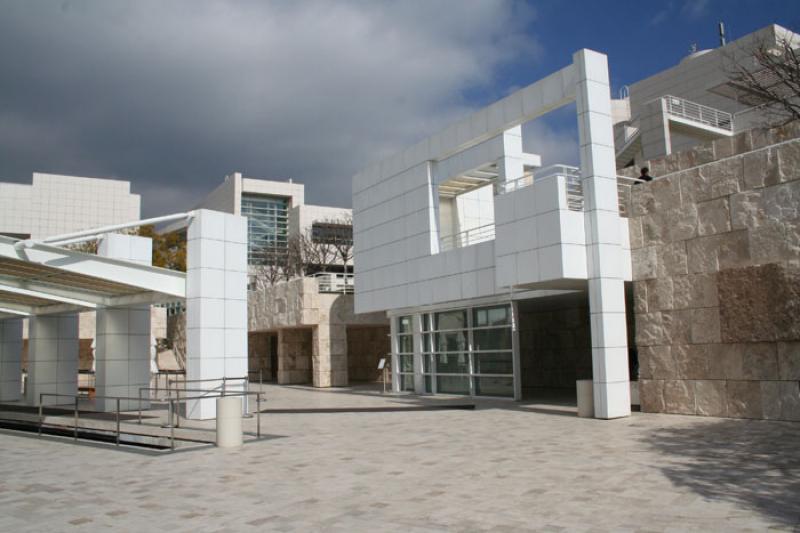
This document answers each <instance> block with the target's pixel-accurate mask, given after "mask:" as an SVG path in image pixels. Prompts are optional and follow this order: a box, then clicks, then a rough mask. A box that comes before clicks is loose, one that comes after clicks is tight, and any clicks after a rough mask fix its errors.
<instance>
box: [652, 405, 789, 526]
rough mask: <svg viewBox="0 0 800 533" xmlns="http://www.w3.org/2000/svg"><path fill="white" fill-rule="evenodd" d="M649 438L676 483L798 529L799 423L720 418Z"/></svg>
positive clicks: (669, 429) (663, 465) (662, 465)
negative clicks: (712, 421)
mask: <svg viewBox="0 0 800 533" xmlns="http://www.w3.org/2000/svg"><path fill="white" fill-rule="evenodd" d="M645 442H646V443H647V444H649V445H650V446H652V447H653V448H654V449H655V450H657V451H658V452H660V453H661V455H662V456H663V458H664V460H663V461H662V462H661V464H659V465H654V466H656V467H657V468H659V469H660V470H661V471H662V472H663V473H664V474H665V475H666V476H667V477H668V478H669V479H670V480H671V481H672V482H673V483H674V484H675V485H676V486H678V487H687V488H689V489H691V490H692V491H694V492H695V493H697V494H699V495H701V496H702V497H704V498H707V499H709V500H725V501H728V502H733V503H736V504H737V505H739V506H741V507H743V508H746V509H749V510H754V511H756V512H759V513H761V514H763V515H765V516H766V517H769V518H770V519H773V520H777V521H779V522H781V523H783V524H786V525H787V526H791V527H796V528H798V529H800V424H797V423H792V422H766V421H753V420H747V421H744V420H720V421H718V422H715V423H712V424H701V425H697V426H690V427H685V426H683V427H671V428H662V429H658V430H656V431H654V432H652V433H651V434H649V435H648V436H647V437H645Z"/></svg>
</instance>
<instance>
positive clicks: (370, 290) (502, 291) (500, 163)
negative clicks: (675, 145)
mask: <svg viewBox="0 0 800 533" xmlns="http://www.w3.org/2000/svg"><path fill="white" fill-rule="evenodd" d="M571 102H575V103H576V104H577V119H578V126H579V131H580V162H581V167H580V169H566V167H565V170H559V169H556V171H554V172H551V173H549V174H548V173H543V172H544V171H538V170H537V168H538V167H539V166H540V158H539V156H538V155H536V154H527V153H524V152H523V150H522V136H521V130H520V125H521V124H523V123H525V122H527V121H530V120H532V119H534V118H536V117H538V116H540V115H542V114H544V113H547V112H549V111H552V110H553V109H556V108H559V107H562V106H564V105H567V104H569V103H571ZM615 168H616V167H615V162H614V137H613V131H612V121H611V103H610V94H609V85H608V67H607V62H606V57H605V56H604V55H602V54H598V53H596V52H592V51H589V50H582V51H580V52H578V53H576V54H575V56H574V62H573V63H572V64H571V65H568V66H567V67H565V68H563V69H561V70H560V71H558V72H556V73H554V74H552V75H550V76H548V77H546V78H544V79H542V80H540V81H538V82H536V83H534V84H532V85H530V86H528V87H526V88H524V89H522V90H520V91H517V92H515V93H513V94H511V95H510V96H508V97H506V98H504V99H502V100H500V101H498V102H496V103H494V104H492V105H490V106H489V107H487V108H485V109H482V110H480V111H477V112H476V113H474V114H473V115H471V116H469V117H467V118H466V119H464V120H462V121H461V122H459V123H457V124H455V125H453V126H451V127H449V128H447V129H446V130H445V131H443V132H442V133H440V134H438V135H434V136H433V137H430V138H429V139H426V140H424V141H422V142H420V143H418V144H417V145H415V146H412V147H411V148H409V149H407V150H405V151H404V152H402V153H400V154H397V155H395V156H393V157H390V158H389V159H386V160H384V161H382V162H381V163H379V164H376V165H373V166H371V167H369V168H367V169H366V170H364V171H362V172H361V173H359V174H357V175H356V176H355V177H354V178H353V213H354V236H355V260H354V261H355V269H356V277H357V280H358V281H357V283H356V293H355V311H356V312H357V313H362V312H371V311H387V312H388V313H389V315H390V316H391V317H399V316H401V315H407V316H412V317H413V322H409V324H411V325H409V326H404V327H405V328H406V330H405V333H403V332H399V333H398V327H397V325H396V324H394V323H393V324H392V326H393V330H392V331H393V333H392V334H393V338H395V340H396V342H395V343H394V348H393V351H394V352H395V353H397V350H398V349H400V344H402V343H401V342H399V341H397V337H398V334H400V335H402V334H405V335H411V334H412V333H411V332H412V331H413V341H412V340H410V338H409V344H408V346H412V345H413V349H414V351H413V353H414V356H415V359H414V361H415V363H414V368H415V370H414V373H415V380H414V386H413V390H416V391H417V392H424V391H425V387H426V386H425V384H424V380H423V379H422V377H423V375H422V374H423V369H422V367H423V363H422V355H421V354H422V353H424V352H425V347H424V344H423V341H424V339H425V336H426V333H425V331H426V329H425V328H429V329H428V330H427V331H430V330H431V329H430V328H433V329H436V326H435V325H426V323H425V321H426V320H428V319H429V318H431V317H429V316H428V315H426V314H425V313H427V312H429V311H431V310H437V309H465V310H468V312H467V313H466V314H465V315H464V317H465V318H464V319H463V320H464V322H463V324H462V325H461V326H459V328H464V331H467V330H469V331H470V333H469V338H470V339H472V338H473V335H475V336H478V335H479V334H478V333H473V332H472V331H473V328H474V329H475V331H478V330H480V328H481V327H489V328H492V327H494V326H493V325H488V326H481V323H480V321H481V320H485V317H484V318H483V319H482V318H480V317H481V316H483V314H485V313H487V312H489V311H487V310H486V309H488V308H483V310H482V309H480V308H478V306H479V305H483V306H486V305H491V304H496V303H502V302H505V304H509V303H510V302H511V301H512V300H513V299H514V298H515V296H513V295H514V293H517V294H522V293H526V292H527V293H529V291H532V290H533V291H539V292H541V291H550V292H549V294H552V291H553V290H563V289H570V290H577V291H587V292H588V297H589V301H590V304H591V315H592V316H591V321H592V342H593V344H592V346H593V360H594V385H595V404H596V406H597V410H596V416H597V417H599V418H615V417H619V416H626V415H628V414H629V413H630V402H629V391H628V386H629V385H628V375H627V373H628V369H627V347H626V341H625V338H626V323H625V307H624V289H623V282H624V281H630V279H631V267H630V252H629V241H628V228H627V224H626V221H625V220H624V219H623V218H621V217H620V215H619V208H618V198H617V194H618V192H617V182H616V176H615ZM537 172H538V173H537ZM481 180H484V181H481ZM470 183H471V184H472V185H468V184H470ZM481 183H483V184H484V185H485V184H486V183H488V184H490V185H491V186H492V187H493V189H494V195H493V204H491V205H492V207H493V209H488V208H487V207H484V208H482V209H481V208H480V207H478V208H479V209H481V213H480V216H479V217H475V216H474V214H472V213H470V217H472V218H473V219H474V218H477V219H478V221H479V222H478V223H480V224H483V226H481V228H483V229H481V232H480V234H479V235H470V233H469V231H471V230H468V232H467V234H466V235H464V234H463V231H462V235H461V237H460V238H459V239H457V240H456V241H455V242H454V241H453V240H452V239H449V238H447V239H446V238H445V237H446V234H447V232H448V231H452V227H451V228H446V227H445V224H444V222H443V221H444V220H446V217H444V216H443V213H442V206H443V205H445V204H446V203H448V202H447V201H446V199H447V198H450V197H453V196H455V198H456V202H455V203H453V202H449V203H450V204H451V205H450V207H449V209H456V210H457V209H458V207H459V206H463V207H462V209H463V208H464V207H468V208H469V209H471V210H474V209H475V208H476V205H471V204H473V201H472V200H471V201H470V202H469V205H467V203H465V202H462V203H461V204H459V203H458V196H459V195H460V194H462V193H468V192H469V191H470V190H474V188H476V187H477V186H478V185H479V184H481ZM470 187H472V189H471V188H470ZM476 204H477V206H480V201H477V202H476ZM466 218H467V217H465V216H458V217H457V220H458V222H459V223H461V221H464V220H466ZM492 219H494V220H492ZM487 222H488V224H487ZM475 223H476V222H474V220H473V221H472V222H471V224H472V225H473V226H474V224H475ZM492 312H494V311H492ZM496 312H502V313H505V311H502V310H501V309H498V310H497V311H496ZM503 316H505V317H506V318H504V319H503V320H505V322H503V323H502V324H503V326H502V327H508V326H507V325H508V324H510V323H511V324H513V319H512V322H508V318H507V314H504V315H503ZM459 320H461V319H460V318H459ZM450 327H452V326H450ZM497 327H500V326H497ZM516 327H517V326H516V325H512V328H516ZM408 328H411V329H408ZM443 331H445V330H443ZM497 335H501V336H502V335H505V333H503V331H498V332H497ZM465 339H466V337H465ZM424 342H426V343H427V342H428V341H424ZM459 342H461V341H459ZM515 342H518V341H515ZM470 344H472V341H470ZM451 349H452V348H451ZM461 349H462V348H459V350H461ZM504 349H509V348H504ZM513 350H514V352H515V358H516V359H517V361H515V366H518V357H519V355H518V352H519V346H518V345H515V346H514V348H513ZM401 351H402V350H401ZM471 351H472V348H470V352H471ZM410 353H411V352H409V354H410ZM623 353H624V354H625V356H624V362H625V364H624V365H623V364H622V362H623V358H622V356H621V355H620V354H623ZM443 355H444V354H443ZM470 357H472V355H470ZM400 359H402V358H401V357H398V358H395V364H397V361H398V360H400ZM443 359H444V357H443ZM470 361H472V359H470ZM459 364H460V363H459ZM473 366H474V362H471V363H470V370H469V373H470V375H472V373H473V372H474V368H473ZM623 367H624V368H623ZM400 370H401V369H399V368H395V369H394V371H395V372H398V371H400ZM510 373H511V371H510V370H508V371H504V372H503V373H502V375H503V376H505V375H506V374H508V375H510ZM514 374H515V376H516V377H515V380H516V383H515V387H514V388H515V390H516V391H517V392H516V393H515V394H514V396H515V397H519V394H518V390H519V377H518V372H514ZM488 377H494V376H488ZM501 377H502V376H501ZM476 379H482V378H476ZM502 379H506V378H505V377H502ZM396 387H397V388H407V387H406V386H405V385H404V383H403V380H402V379H401V380H397V383H396ZM474 389H475V387H474V386H473V385H472V384H470V390H474Z"/></svg>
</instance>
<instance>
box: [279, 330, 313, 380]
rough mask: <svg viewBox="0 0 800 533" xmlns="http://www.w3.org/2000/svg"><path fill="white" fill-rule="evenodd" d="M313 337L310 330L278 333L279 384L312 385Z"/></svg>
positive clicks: (281, 331) (280, 331)
mask: <svg viewBox="0 0 800 533" xmlns="http://www.w3.org/2000/svg"><path fill="white" fill-rule="evenodd" d="M311 337H312V332H311V329H310V328H294V329H290V328H286V329H281V330H279V331H278V383H280V384H281V385H286V384H292V383H296V384H302V383H311V352H312V341H311Z"/></svg>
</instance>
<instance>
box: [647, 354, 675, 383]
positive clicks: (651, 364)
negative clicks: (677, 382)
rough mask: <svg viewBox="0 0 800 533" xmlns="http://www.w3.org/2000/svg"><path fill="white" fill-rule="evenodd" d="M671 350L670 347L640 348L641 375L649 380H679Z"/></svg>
mask: <svg viewBox="0 0 800 533" xmlns="http://www.w3.org/2000/svg"><path fill="white" fill-rule="evenodd" d="M671 350H672V348H671V347H670V346H668V345H660V346H641V347H639V375H640V376H641V377H643V378H647V379H660V380H664V379H677V377H678V370H677V367H676V365H675V360H674V359H673V358H672V353H671Z"/></svg>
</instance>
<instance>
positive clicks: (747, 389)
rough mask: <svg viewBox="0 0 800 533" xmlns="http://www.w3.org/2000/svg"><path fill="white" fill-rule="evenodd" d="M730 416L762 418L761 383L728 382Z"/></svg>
mask: <svg viewBox="0 0 800 533" xmlns="http://www.w3.org/2000/svg"><path fill="white" fill-rule="evenodd" d="M726 392H727V394H728V416H730V417H733V418H761V417H762V416H763V409H762V407H761V382H759V381H736V380H730V381H728V384H727V387H726Z"/></svg>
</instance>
